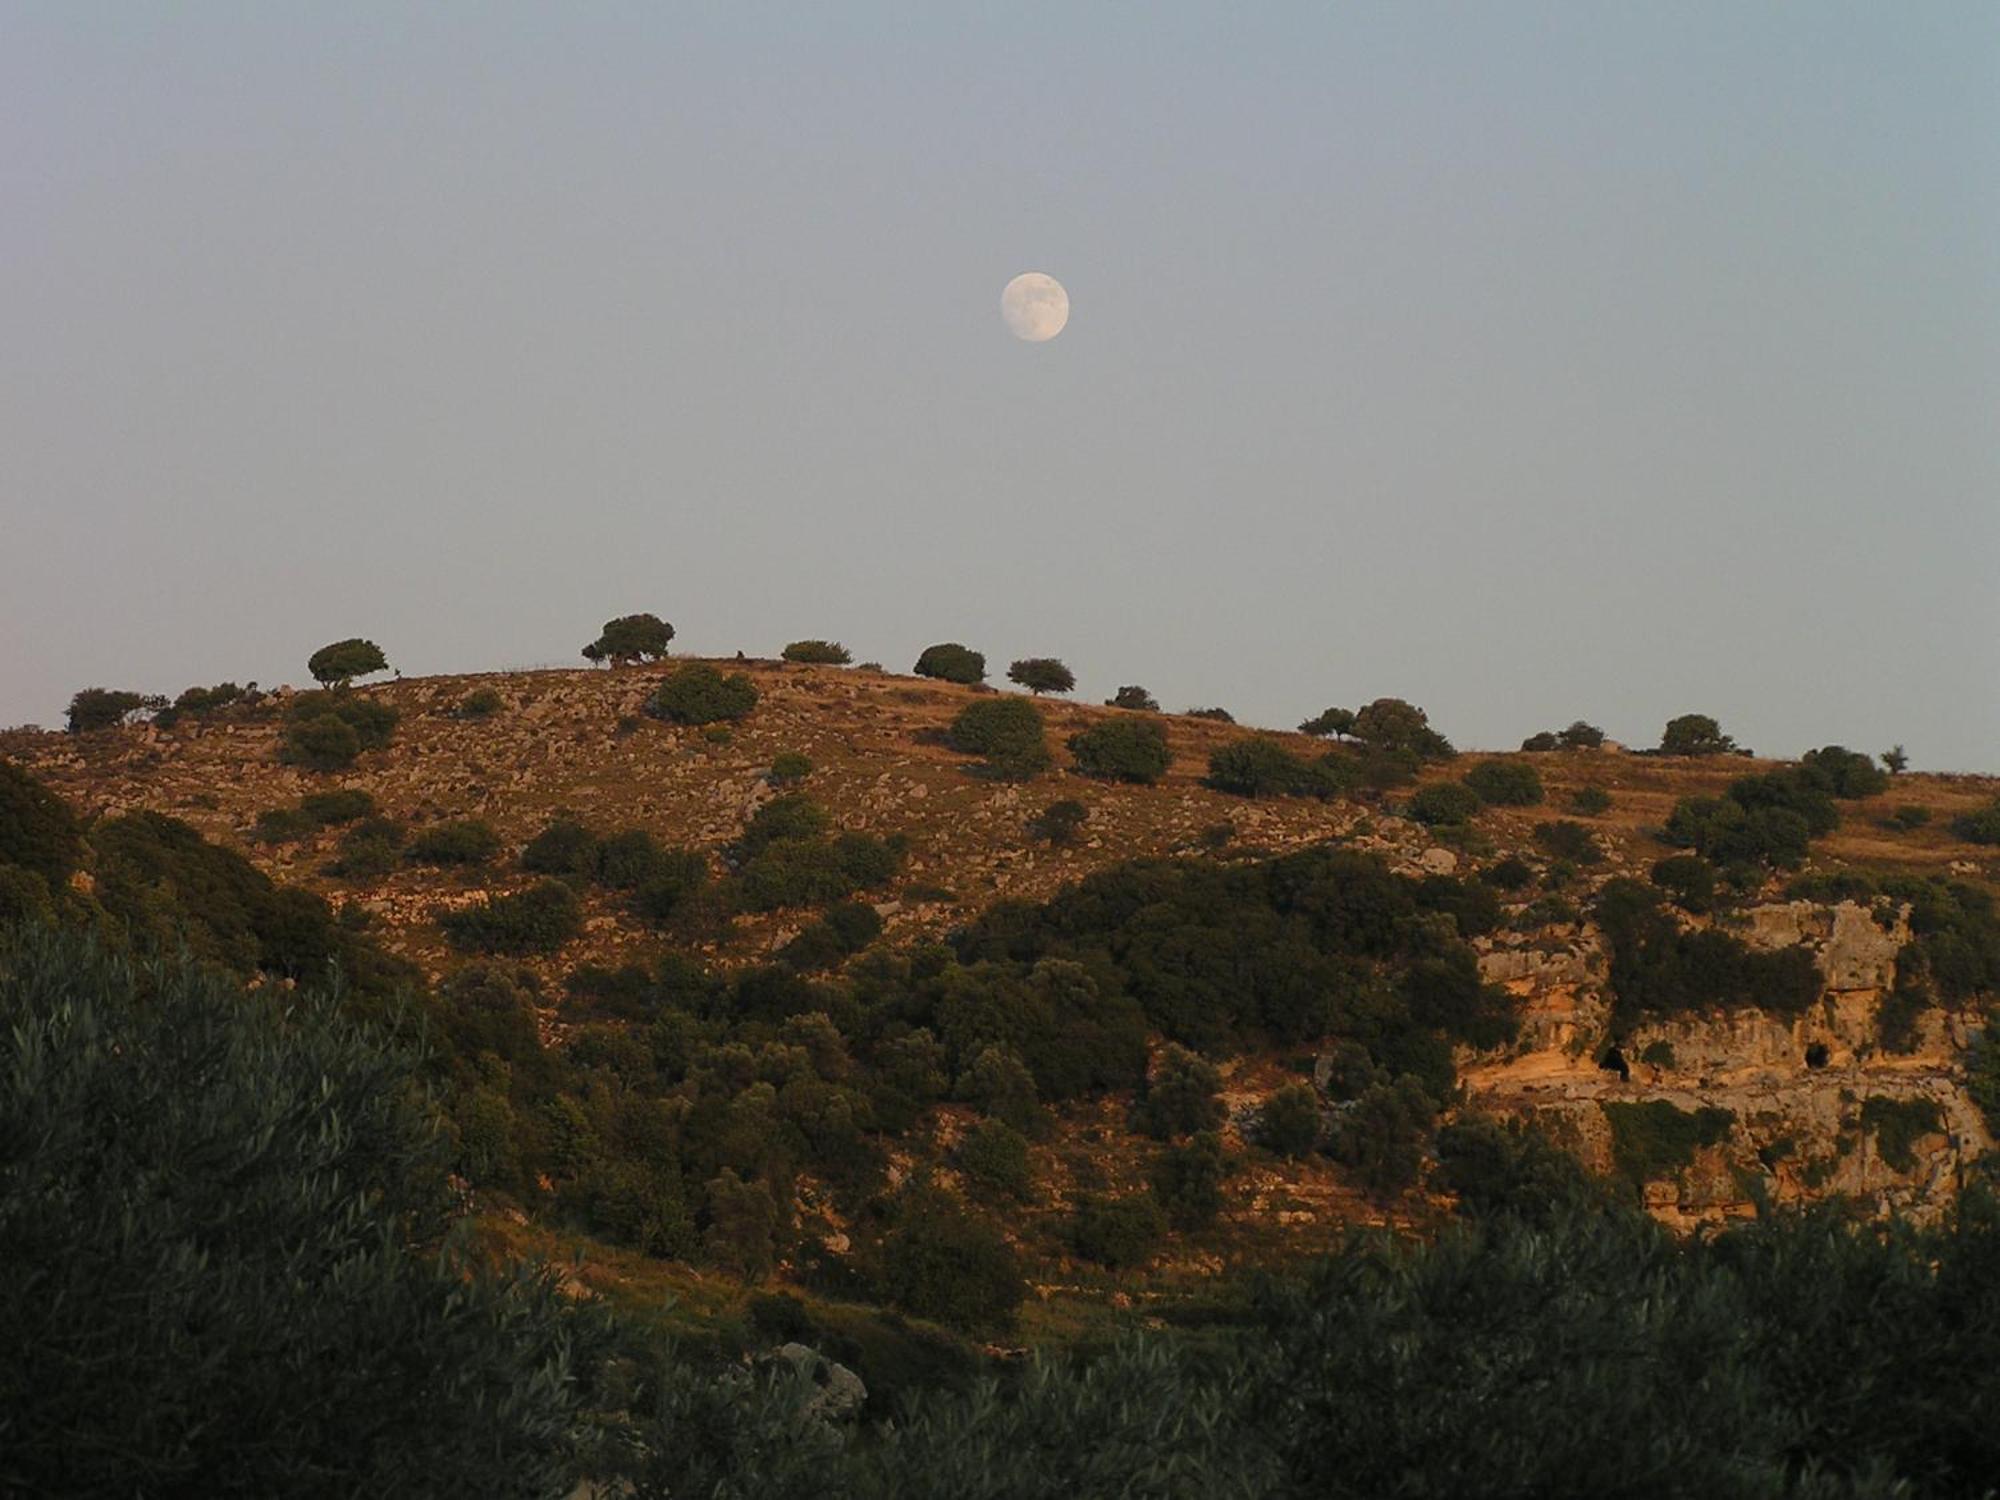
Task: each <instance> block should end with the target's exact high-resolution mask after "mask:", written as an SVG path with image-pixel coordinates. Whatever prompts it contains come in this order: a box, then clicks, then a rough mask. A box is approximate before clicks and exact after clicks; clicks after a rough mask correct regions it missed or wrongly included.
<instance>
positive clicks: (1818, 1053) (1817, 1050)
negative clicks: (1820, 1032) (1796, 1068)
mask: <svg viewBox="0 0 2000 1500" xmlns="http://www.w3.org/2000/svg"><path fill="white" fill-rule="evenodd" d="M1829 1055H1830V1054H1829V1053H1828V1052H1827V1050H1826V1043H1825V1042H1814V1043H1813V1044H1812V1045H1811V1046H1810V1047H1808V1048H1806V1066H1807V1067H1809V1068H1823V1067H1825V1066H1826V1065H1827V1061H1828V1058H1829Z"/></svg>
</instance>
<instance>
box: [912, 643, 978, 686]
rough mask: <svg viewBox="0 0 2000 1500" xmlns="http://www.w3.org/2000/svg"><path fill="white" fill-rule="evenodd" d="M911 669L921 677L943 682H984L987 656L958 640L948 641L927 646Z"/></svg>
mask: <svg viewBox="0 0 2000 1500" xmlns="http://www.w3.org/2000/svg"><path fill="white" fill-rule="evenodd" d="M911 670H913V671H914V672H915V673H916V674H917V676H919V677H935V678H937V679H939V680H940V681H942V682H958V683H968V684H969V683H974V682H984V681H985V680H986V658H985V657H984V656H983V655H981V654H980V653H979V652H977V651H970V650H967V649H966V648H965V647H964V646H961V645H959V644H958V643H957V642H956V641H946V642H944V643H942V644H941V645H936V646H926V647H925V648H924V650H923V654H922V655H921V656H919V657H918V658H917V664H916V666H915V667H914V668H912V669H911Z"/></svg>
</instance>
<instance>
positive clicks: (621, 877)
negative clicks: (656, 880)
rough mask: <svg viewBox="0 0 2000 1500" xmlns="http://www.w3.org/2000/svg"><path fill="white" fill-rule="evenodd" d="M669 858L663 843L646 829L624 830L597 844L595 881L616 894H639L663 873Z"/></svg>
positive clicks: (600, 840)
mask: <svg viewBox="0 0 2000 1500" xmlns="http://www.w3.org/2000/svg"><path fill="white" fill-rule="evenodd" d="M667 857H668V852H667V850H666V849H665V848H663V847H662V846H661V844H660V841H659V840H658V839H656V838H654V837H653V836H652V834H650V833H648V832H647V831H646V830H645V829H643V828H627V829H623V830H621V831H620V832H618V833H614V834H611V835H609V836H607V837H605V838H602V839H599V840H598V841H597V861H596V869H595V871H594V874H595V878H596V880H597V882H598V884H600V885H605V886H609V887H610V888H611V889H612V890H614V891H632V890H637V889H638V888H639V887H640V886H642V885H644V884H645V883H646V882H647V881H649V880H651V879H652V878H653V877H654V876H656V875H658V874H660V873H662V870H663V868H664V866H665V863H666V860H667Z"/></svg>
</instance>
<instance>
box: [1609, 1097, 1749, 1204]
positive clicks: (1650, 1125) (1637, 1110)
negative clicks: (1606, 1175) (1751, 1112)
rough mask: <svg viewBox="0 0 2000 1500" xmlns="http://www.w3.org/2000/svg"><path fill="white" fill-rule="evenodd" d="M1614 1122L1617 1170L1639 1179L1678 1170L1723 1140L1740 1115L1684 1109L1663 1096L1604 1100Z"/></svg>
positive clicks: (1707, 1108)
mask: <svg viewBox="0 0 2000 1500" xmlns="http://www.w3.org/2000/svg"><path fill="white" fill-rule="evenodd" d="M1599 1107H1600V1108H1601V1109H1602V1110H1603V1111H1604V1118H1605V1120H1606V1121H1607V1122H1608V1123H1609V1124H1610V1126H1611V1160H1612V1164H1613V1166H1614V1167H1615V1168H1616V1169H1617V1171H1618V1173H1619V1175H1621V1176H1623V1177H1625V1178H1627V1179H1629V1180H1630V1181H1631V1182H1633V1183H1635V1184H1643V1183H1647V1182H1652V1181H1654V1180H1656V1179H1658V1178H1661V1177H1665V1176H1668V1175H1669V1174H1671V1173H1674V1172H1678V1171H1679V1170H1680V1169H1681V1168H1683V1167H1685V1166H1687V1165H1688V1164H1689V1163H1691V1162H1692V1161H1693V1160H1694V1153H1695V1151H1696V1150H1697V1149H1699V1148H1701V1147H1704V1146H1714V1145H1719V1144H1720V1143H1721V1142H1722V1141H1724V1140H1726V1139H1727V1138H1728V1136H1729V1132H1730V1131H1731V1129H1733V1128H1734V1127H1735V1124H1736V1116H1735V1115H1734V1114H1733V1113H1731V1112H1730V1111H1729V1110H1726V1109H1717V1108H1715V1107H1713V1106H1709V1105H1704V1106H1703V1107H1702V1108H1700V1109H1696V1110H1685V1109H1681V1108H1679V1107H1678V1106H1676V1105H1674V1104H1672V1103H1670V1102H1669V1101H1667V1100H1665V1099H1647V1100H1645V1101H1643V1102H1634V1103H1626V1102H1620V1101H1614V1100H1605V1101H1604V1102H1603V1103H1602V1104H1601V1105H1600V1106H1599Z"/></svg>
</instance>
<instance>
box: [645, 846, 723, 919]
mask: <svg viewBox="0 0 2000 1500" xmlns="http://www.w3.org/2000/svg"><path fill="white" fill-rule="evenodd" d="M707 884H708V860H707V859H706V858H705V857H704V856H703V855H702V854H701V853H700V851H699V850H694V849H662V850H660V851H659V854H658V855H657V857H656V858H654V859H653V860H652V861H651V863H650V865H649V866H648V869H647V871H646V873H645V875H644V876H643V877H642V878H641V879H640V880H639V882H638V883H637V884H636V885H635V886H634V887H633V888H632V910H633V911H635V912H636V913H638V914H639V915H640V916H641V917H644V918H645V919H646V920H647V921H649V922H665V921H667V920H669V919H670V918H672V917H674V916H675V915H677V914H678V913H679V912H680V911H682V910H683V909H684V908H685V907H686V906H687V903H688V902H689V901H690V900H692V899H693V898H694V897H695V896H697V895H699V894H700V893H701V891H702V889H703V887H705V886H706V885H707Z"/></svg>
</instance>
